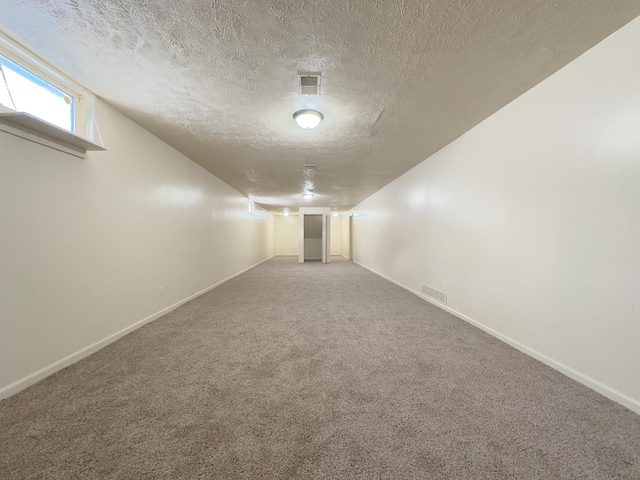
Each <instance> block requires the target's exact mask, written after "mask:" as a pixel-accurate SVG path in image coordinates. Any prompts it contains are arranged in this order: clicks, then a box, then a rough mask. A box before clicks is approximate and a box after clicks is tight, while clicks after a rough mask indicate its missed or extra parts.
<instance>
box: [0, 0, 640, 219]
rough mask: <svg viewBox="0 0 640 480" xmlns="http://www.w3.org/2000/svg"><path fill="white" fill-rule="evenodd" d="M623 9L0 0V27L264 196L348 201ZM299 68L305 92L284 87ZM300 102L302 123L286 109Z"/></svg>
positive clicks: (271, 202) (519, 1)
mask: <svg viewBox="0 0 640 480" xmlns="http://www.w3.org/2000/svg"><path fill="white" fill-rule="evenodd" d="M637 15H640V2H638V0H605V1H597V0H563V1H559V0H526V1H524V0H512V1H508V2H507V1H504V0H485V1H482V2H479V1H464V0H438V1H431V2H429V1H425V0H406V1H401V0H351V1H349V0H324V1H323V0H261V1H257V0H256V1H247V0H244V1H243V0H229V1H219V0H207V1H204V0H192V1H181V2H177V1H175V0H137V1H133V0H129V1H127V0H112V1H107V0H31V1H29V2H25V1H24V0H0V29H1V30H2V31H4V32H5V33H7V34H8V35H9V36H11V37H13V38H15V39H16V40H18V41H19V42H21V43H22V44H24V45H26V46H27V47H29V48H30V49H31V50H33V51H35V52H37V53H38V54H39V55H40V56H42V57H43V58H45V59H47V60H48V61H49V62H50V63H52V64H53V65H54V66H56V67H57V68H59V69H60V70H62V71H63V72H66V73H67V74H69V75H70V76H72V77H73V78H74V79H75V80H77V81H78V82H79V83H81V84H83V85H85V86H86V87H88V88H89V89H90V90H92V91H93V92H95V93H96V94H97V95H99V96H100V97H102V98H104V99H106V100H107V101H109V102H110V103H112V104H113V105H115V106H116V107H117V108H119V109H120V110H122V111H123V112H125V113H126V114H127V115H128V116H130V117H131V118H133V119H134V120H136V121H137V122H138V123H140V124H141V125H143V126H144V127H146V128H147V129H148V130H150V131H151V132H153V133H154V134H156V135H157V136H159V137H160V138H162V139H163V140H165V141H166V142H167V143H169V144H170V145H172V146H173V147H175V148H176V149H178V150H179V151H181V152H182V153H184V154H185V155H187V156H188V157H190V158H191V159H192V160H194V161H195V162H197V163H199V164H200V165H202V166H203V167H205V168H207V169H208V170H210V171H211V172H212V173H214V174H215V175H217V176H218V177H220V178H221V179H223V180H224V181H226V182H227V183H229V184H230V185H232V186H233V187H235V188H237V189H238V190H240V191H241V192H243V193H245V194H247V195H248V196H250V197H251V198H253V199H254V200H255V201H256V202H257V203H260V204H262V205H263V206H265V207H266V208H268V209H270V210H277V209H279V208H281V207H299V206H324V207H331V208H333V209H337V210H338V209H347V208H349V207H352V206H353V205H355V204H357V203H358V202H360V201H361V200H363V199H364V198H366V197H367V196H369V195H370V194H372V193H373V192H375V191H376V190H378V189H379V188H381V187H382V186H383V185H385V184H387V183H388V182H390V181H391V180H393V179H394V178H396V177H398V176H399V175H401V174H402V173H404V172H405V171H407V170H408V169H410V168H411V167H413V166H414V165H416V164H417V163H419V162H421V161H422V160H424V159H426V158H427V157H429V156H430V155H431V154H433V153H434V152H436V151H437V150H439V149H440V148H442V147H443V146H445V145H446V144H447V143H449V142H451V141H452V140H454V139H455V138H456V137H458V136H460V135H462V134H463V133H464V132H466V131H467V130H469V129H470V128H471V127H473V126H474V125H476V124H477V123H479V122H480V121H482V120H483V119H485V118H486V117H488V116H489V115H491V114H492V113H493V112H495V111H496V110H498V109H500V108H501V107H502V106H504V105H506V104H507V103H509V102H510V101H511V100H513V99H514V98H516V97H517V96H519V95H520V94H522V93H524V92H525V91H526V90H528V89H529V88H531V87H532V86H534V85H535V84H536V83H538V82H540V81H541V80H543V79H544V78H546V77H547V76H549V75H550V74H551V73H553V72H555V71H556V70H558V69H559V68H561V67H562V66H564V65H565V64H567V63H568V62H570V61H571V60H573V59H574V58H576V57H577V56H578V55H580V54H581V53H583V52H584V51H586V50H587V49H589V48H590V47H592V46H593V45H595V44H596V43H598V42H599V41H601V40H602V39H604V38H605V37H606V36H608V35H609V34H611V33H613V32H614V31H615V30H617V29H618V28H620V27H621V26H623V25H624V24H625V23H627V22H629V21H631V20H632V19H633V18H634V17H636V16H637ZM306 72H321V74H322V80H321V92H320V96H317V97H310V96H303V95H300V94H299V93H298V87H297V81H298V79H297V75H298V73H306ZM304 107H313V108H317V109H319V110H320V111H322V112H323V113H324V115H325V120H324V121H323V122H322V123H321V124H320V126H319V127H318V128H317V129H315V130H311V131H305V130H302V129H300V128H299V127H298V126H297V125H296V124H295V122H294V120H293V119H292V114H293V112H294V111H296V110H298V109H301V108H304ZM307 163H314V164H315V165H316V168H315V169H313V170H311V171H309V170H305V169H304V164H307ZM305 185H308V186H312V187H313V188H314V189H315V192H316V196H315V197H314V199H313V200H312V201H308V200H304V199H303V198H302V191H303V188H304V187H305Z"/></svg>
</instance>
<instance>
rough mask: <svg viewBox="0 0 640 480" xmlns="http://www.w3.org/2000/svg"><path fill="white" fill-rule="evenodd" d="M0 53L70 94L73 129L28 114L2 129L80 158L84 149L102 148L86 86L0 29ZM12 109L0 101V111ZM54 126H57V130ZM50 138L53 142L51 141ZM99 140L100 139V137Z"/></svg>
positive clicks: (8, 111)
mask: <svg viewBox="0 0 640 480" xmlns="http://www.w3.org/2000/svg"><path fill="white" fill-rule="evenodd" d="M0 53H1V54H2V55H4V56H5V57H7V58H9V59H10V60H12V61H13V62H15V63H17V64H18V65H20V66H21V67H23V68H25V69H27V70H29V71H30V72H31V73H33V74H34V75H37V76H39V77H40V78H42V79H43V80H45V81H47V82H49V83H51V84H52V85H53V86H55V87H58V88H59V89H61V90H64V91H65V92H67V93H69V94H70V95H72V96H73V98H74V102H73V110H74V112H73V114H74V129H75V131H74V132H71V133H69V132H68V131H67V130H64V129H62V128H59V127H56V126H54V125H51V124H50V123H48V122H46V121H44V120H42V119H38V118H36V117H31V118H27V119H26V120H27V121H22V119H16V120H15V123H16V124H10V125H9V126H8V127H7V126H6V124H5V123H4V122H3V125H2V130H4V131H6V132H8V133H11V134H13V135H17V136H21V137H23V138H25V139H27V140H30V141H35V142H37V143H41V144H43V145H46V146H50V147H52V148H56V149H58V150H62V151H67V150H70V151H68V153H71V154H72V155H76V156H80V157H82V158H84V156H85V155H84V152H85V151H86V150H104V148H103V147H102V146H101V145H99V144H98V143H95V140H96V139H95V138H94V136H95V132H96V131H97V132H98V136H99V135H100V132H99V131H98V130H97V125H96V121H95V117H94V105H95V96H94V95H93V94H92V93H91V92H90V91H89V90H87V89H86V88H84V87H83V86H81V85H80V84H78V83H76V82H74V81H73V80H71V79H70V78H69V77H67V76H66V75H64V74H62V73H61V72H59V71H57V70H56V69H55V68H53V67H52V66H50V65H48V64H47V63H46V62H45V61H44V60H42V59H41V58H39V57H38V56H37V55H35V54H33V53H31V52H30V51H28V50H27V49H26V48H24V47H22V46H21V45H20V44H19V43H17V42H16V41H14V40H12V39H11V38H9V37H8V36H6V35H5V34H4V33H2V32H0ZM12 112H15V111H14V110H12V109H11V108H9V107H6V106H4V105H0V113H12ZM7 120H9V122H10V123H11V122H14V120H13V119H11V118H8V119H7ZM18 120H20V121H18ZM39 123H40V124H42V128H39V127H40V126H39V125H38V124H39ZM25 130H26V132H25ZM56 130H59V132H58V131H56ZM56 140H57V141H56ZM51 142H53V145H52V144H51ZM99 143H100V144H101V143H102V139H101V138H100V139H99ZM67 145H71V148H70V149H69V148H66V146H67ZM58 147H59V148H58Z"/></svg>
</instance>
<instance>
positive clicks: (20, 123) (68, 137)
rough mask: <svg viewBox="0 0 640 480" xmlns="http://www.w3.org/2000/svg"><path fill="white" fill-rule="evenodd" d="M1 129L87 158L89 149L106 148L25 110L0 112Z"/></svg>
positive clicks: (98, 149)
mask: <svg viewBox="0 0 640 480" xmlns="http://www.w3.org/2000/svg"><path fill="white" fill-rule="evenodd" d="M0 130H2V131H4V132H7V133H9V134H11V135H16V136H18V137H21V138H24V139H25V140H29V141H31V142H35V143H39V144H41V145H45V146H47V147H50V148H53V149H55V150H60V151H62V152H66V153H68V154H70V155H74V156H76V157H80V158H86V152H87V151H100V150H106V149H105V148H104V147H102V146H101V145H98V144H97V143H93V142H91V141H89V140H86V139H84V138H82V137H80V136H78V135H76V134H74V133H71V132H67V131H66V130H63V129H61V128H59V127H57V126H55V125H53V124H51V123H49V122H45V121H44V120H40V119H39V118H37V117H34V116H33V115H29V114H28V113H23V112H11V113H0Z"/></svg>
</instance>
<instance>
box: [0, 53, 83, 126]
mask: <svg viewBox="0 0 640 480" xmlns="http://www.w3.org/2000/svg"><path fill="white" fill-rule="evenodd" d="M0 77H1V78H0V103H1V104H2V105H4V106H5V107H8V108H10V109H11V110H15V111H16V112H24V113H29V114H31V115H33V116H34V117H38V118H40V119H42V120H44V121H46V122H49V123H51V124H53V125H55V126H57V127H60V128H62V129H64V130H66V131H68V132H71V133H75V108H74V104H75V98H74V97H73V95H71V94H70V93H68V92H65V91H64V90H61V89H60V88H58V87H56V86H55V85H53V84H52V83H50V82H47V81H46V80H44V79H42V78H41V77H39V76H38V75H35V74H34V73H32V72H30V71H29V70H27V69H26V68H24V67H21V66H20V65H18V64H17V63H15V62H14V61H12V60H9V59H8V58H7V57H5V56H4V55H0Z"/></svg>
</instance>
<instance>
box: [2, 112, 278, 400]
mask: <svg viewBox="0 0 640 480" xmlns="http://www.w3.org/2000/svg"><path fill="white" fill-rule="evenodd" d="M97 103H98V104H97V112H96V117H97V121H98V125H99V127H100V131H101V134H102V137H103V139H104V143H105V145H106V147H107V149H108V150H107V151H106V152H96V153H89V154H88V157H87V159H86V160H80V159H78V158H76V157H72V156H69V155H67V154H64V153H61V152H58V151H55V150H52V149H50V148H47V147H44V146H41V145H38V144H35V143H30V142H28V141H25V140H23V139H20V138H17V137H13V136H11V135H9V134H6V133H4V132H0V171H1V172H2V173H1V174H0V245H1V246H2V248H0V284H1V288H0V332H1V335H0V398H1V397H2V396H7V395H9V394H11V393H14V392H15V391H18V390H19V389H21V388H24V387H25V386H27V385H28V384H29V383H32V382H33V381H35V380H37V379H39V378H41V377H43V376H46V374H48V373H52V372H53V371H55V370H56V369H57V368H60V367H61V366H64V365H66V364H68V363H71V362H72V361H74V360H77V359H79V358H80V357H82V356H83V355H85V354H87V353H89V352H90V351H92V350H93V349H94V348H93V347H91V346H92V345H93V344H96V343H98V344H99V345H97V346H101V345H103V344H104V343H100V342H102V341H103V340H105V339H109V337H110V336H113V335H114V334H116V336H117V334H118V332H121V333H122V332H123V331H127V329H129V328H130V327H131V326H132V325H135V324H136V323H137V322H141V321H143V320H144V319H149V318H154V316H156V315H157V314H159V313H161V312H163V311H164V310H165V309H167V308H170V307H171V306H172V305H174V304H176V303H177V302H181V301H183V300H184V299H186V298H188V297H190V296H192V295H194V294H196V293H198V292H200V291H202V290H204V289H207V288H208V287H210V286H212V285H214V284H216V283H218V282H220V281H222V280H224V279H226V278H228V277H230V276H232V275H234V274H237V273H238V272H240V271H242V270H244V269H246V268H248V267H250V266H252V265H254V264H256V263H258V262H261V261H262V260H264V259H266V258H268V257H269V256H271V255H272V254H273V218H272V216H271V215H268V216H267V217H266V218H255V217H250V216H249V215H248V213H247V199H246V198H245V197H244V196H242V195H241V194H240V193H238V192H237V191H236V190H234V189H233V188H231V187H230V186H228V185H227V184H225V183H224V182H222V181H221V180H219V179H218V178H216V177H215V176H213V175H211V174H210V173H208V172H207V171H205V170H204V169H203V168H201V167H200V166H198V165H196V164H195V163H193V162H192V161H190V160H189V159H187V158H186V157H184V156H183V155H181V154H179V153H178V152H176V151H175V150H173V149H172V148H170V147H169V146H167V145H166V144H165V143H164V142H162V141H161V140H159V139H158V138H156V137H154V136H153V135H151V134H150V133H148V132H147V131H146V130H144V129H142V128H141V127H140V126H139V125H137V124H136V123H134V122H132V121H131V120H129V119H128V118H126V117H125V116H123V115H122V114H120V113H119V112H117V111H116V110H114V109H113V108H111V107H110V106H108V105H107V104H105V103H103V102H101V101H98V102H97ZM160 287H162V289H160ZM107 341H108V340H107ZM97 346H96V347H97ZM68 356H71V357H70V358H68V359H66V360H64V359H65V357H68ZM41 370H42V371H41Z"/></svg>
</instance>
